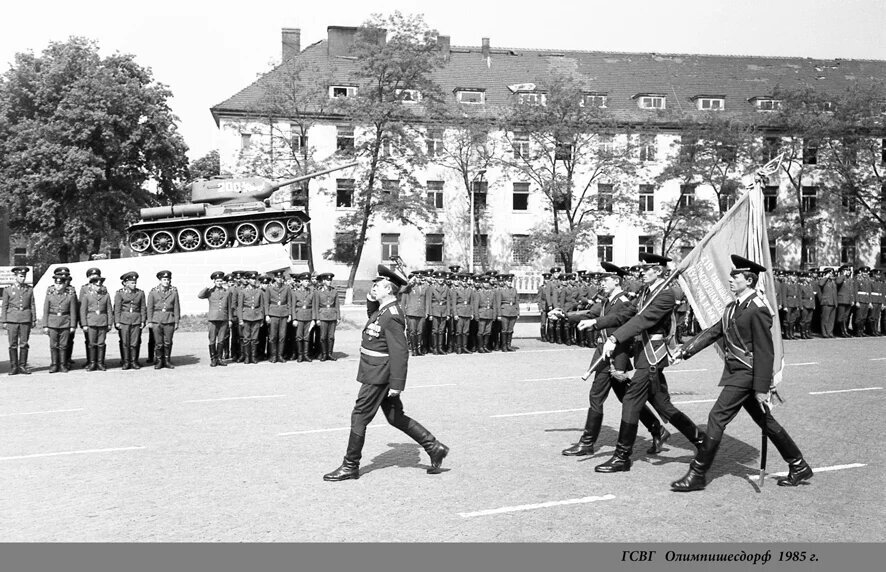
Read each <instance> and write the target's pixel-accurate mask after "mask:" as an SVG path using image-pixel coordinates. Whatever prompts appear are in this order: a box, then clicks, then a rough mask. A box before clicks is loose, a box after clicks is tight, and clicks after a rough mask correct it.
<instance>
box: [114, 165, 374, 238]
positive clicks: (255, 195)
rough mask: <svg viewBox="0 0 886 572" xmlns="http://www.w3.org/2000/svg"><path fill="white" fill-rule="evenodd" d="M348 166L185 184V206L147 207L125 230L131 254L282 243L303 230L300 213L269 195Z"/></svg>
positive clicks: (215, 179) (304, 221)
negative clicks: (283, 176) (288, 176)
mask: <svg viewBox="0 0 886 572" xmlns="http://www.w3.org/2000/svg"><path fill="white" fill-rule="evenodd" d="M356 165H357V163H356V162H353V163H348V164H346V165H341V166H339V167H333V168H332V169H326V170H324V171H318V172H316V173H309V174H307V175H302V176H300V177H295V178H292V179H286V180H283V181H270V180H268V179H265V178H262V177H246V178H231V177H213V178H212V179H208V180H200V181H194V182H192V183H190V184H189V185H188V192H189V194H190V200H191V202H190V203H184V204H176V205H172V206H162V207H149V208H144V209H141V210H140V211H139V218H140V219H141V220H139V222H137V223H135V224H133V225H131V226H130V227H129V228H128V229H127V234H128V243H129V247H130V248H131V249H132V250H133V251H134V252H136V253H152V254H167V253H169V252H173V251H175V250H178V251H184V252H189V251H195V250H202V249H218V248H226V247H235V246H237V247H240V246H255V245H258V244H272V243H284V242H288V241H290V240H292V239H293V238H296V237H298V236H299V235H301V234H302V233H303V232H304V231H305V226H306V225H307V223H308V221H309V220H310V218H309V217H308V215H307V214H305V213H304V212H303V211H301V210H298V209H293V208H289V207H286V206H285V205H280V204H277V203H275V202H272V201H270V200H269V199H270V198H271V195H273V194H274V192H275V191H277V190H279V189H281V188H283V187H285V186H287V185H292V184H294V183H300V182H302V181H307V180H309V179H313V178H315V177H320V176H322V175H326V174H328V173H332V172H334V171H340V170H342V169H348V168H350V167H354V166H356Z"/></svg>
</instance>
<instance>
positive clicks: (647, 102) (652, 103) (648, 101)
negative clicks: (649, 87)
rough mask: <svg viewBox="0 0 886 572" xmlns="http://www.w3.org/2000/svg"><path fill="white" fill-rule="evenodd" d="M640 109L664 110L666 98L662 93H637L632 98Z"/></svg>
mask: <svg viewBox="0 0 886 572" xmlns="http://www.w3.org/2000/svg"><path fill="white" fill-rule="evenodd" d="M634 99H636V100H637V107H639V108H640V109H665V107H666V106H667V97H666V96H665V95H664V94H662V93H638V94H637V95H635V96H634Z"/></svg>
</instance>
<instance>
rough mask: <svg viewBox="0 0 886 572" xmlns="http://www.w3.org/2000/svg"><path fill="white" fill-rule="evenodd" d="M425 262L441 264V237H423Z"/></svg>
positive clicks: (440, 235) (435, 235) (427, 235)
mask: <svg viewBox="0 0 886 572" xmlns="http://www.w3.org/2000/svg"><path fill="white" fill-rule="evenodd" d="M425 262H443V235H442V234H426V235H425Z"/></svg>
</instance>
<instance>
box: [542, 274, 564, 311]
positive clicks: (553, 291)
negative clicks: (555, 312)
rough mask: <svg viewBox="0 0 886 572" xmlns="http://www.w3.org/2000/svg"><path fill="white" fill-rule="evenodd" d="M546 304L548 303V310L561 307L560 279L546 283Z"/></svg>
mask: <svg viewBox="0 0 886 572" xmlns="http://www.w3.org/2000/svg"><path fill="white" fill-rule="evenodd" d="M545 304H546V305H547V308H545V309H546V310H551V309H553V308H559V307H560V304H561V300H560V281H559V280H551V281H549V282H548V283H547V284H545Z"/></svg>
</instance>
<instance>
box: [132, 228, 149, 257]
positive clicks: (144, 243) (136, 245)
mask: <svg viewBox="0 0 886 572" xmlns="http://www.w3.org/2000/svg"><path fill="white" fill-rule="evenodd" d="M150 247H151V237H150V236H148V233H146V232H145V231H143V230H137V231H135V232H133V233H132V234H130V235H129V248H131V249H132V251H133V252H138V253H139V254H141V253H142V252H144V251H146V250H147V249H148V248H150Z"/></svg>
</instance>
